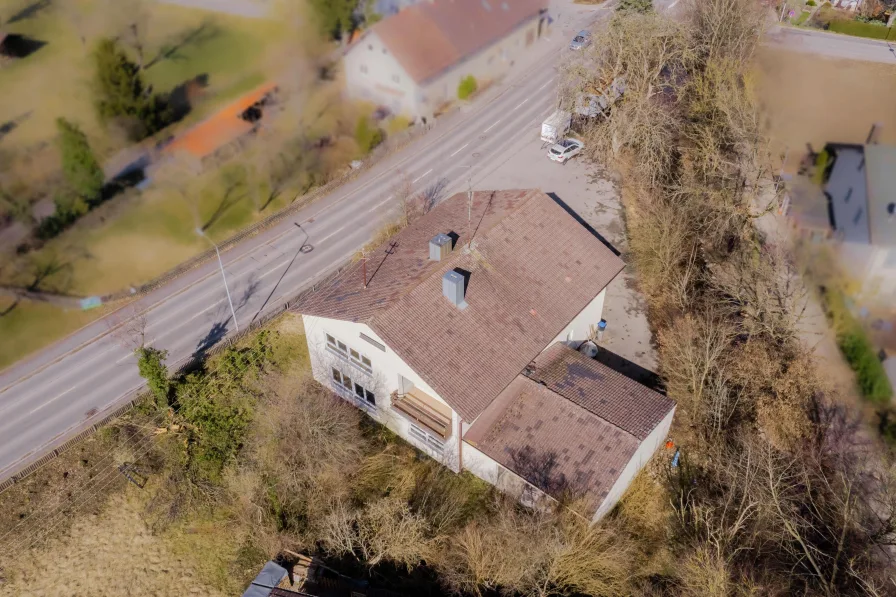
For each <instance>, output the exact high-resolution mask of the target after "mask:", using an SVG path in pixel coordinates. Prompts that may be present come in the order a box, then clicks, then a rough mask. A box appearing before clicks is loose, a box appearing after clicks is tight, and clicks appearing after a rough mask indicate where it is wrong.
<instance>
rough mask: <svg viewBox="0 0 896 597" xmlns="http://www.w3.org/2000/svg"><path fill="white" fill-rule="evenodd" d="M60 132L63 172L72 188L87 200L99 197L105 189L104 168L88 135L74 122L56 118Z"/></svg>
mask: <svg viewBox="0 0 896 597" xmlns="http://www.w3.org/2000/svg"><path fill="white" fill-rule="evenodd" d="M56 129H57V131H58V132H59V151H60V153H61V154H62V172H63V173H64V174H65V180H66V181H68V184H69V186H71V188H72V190H73V191H74V192H75V193H77V194H78V195H79V196H80V197H83V198H84V199H85V200H87V201H93V200H96V199H98V198H99V196H100V191H102V189H103V181H104V180H105V176H104V175H103V169H102V168H101V167H100V164H99V162H98V161H97V159H96V156H95V155H93V150H92V149H90V143H88V142H87V135H85V134H84V132H83V131H82V130H81V129H80V128H79V127H78V125H76V124H75V123H73V122H69V121H68V120H66V119H65V118H57V119H56Z"/></svg>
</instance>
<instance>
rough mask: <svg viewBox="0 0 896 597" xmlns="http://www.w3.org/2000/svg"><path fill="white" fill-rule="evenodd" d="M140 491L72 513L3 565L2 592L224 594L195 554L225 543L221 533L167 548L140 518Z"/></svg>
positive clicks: (13, 593) (53, 593)
mask: <svg viewBox="0 0 896 597" xmlns="http://www.w3.org/2000/svg"><path fill="white" fill-rule="evenodd" d="M142 497H143V496H142V495H141V494H139V490H137V489H134V488H128V490H127V491H126V492H124V493H120V494H117V495H114V496H113V497H112V498H111V499H110V500H109V503H108V504H107V505H106V507H105V508H104V509H103V510H102V511H101V512H100V513H98V514H84V515H82V516H79V517H77V518H76V519H74V520H73V522H72V525H71V528H70V530H69V531H68V532H66V533H65V534H63V535H61V536H58V537H57V538H55V539H54V540H52V541H50V542H49V543H48V544H47V545H46V546H44V547H41V548H38V549H35V550H33V551H31V552H29V553H28V554H27V556H26V557H22V558H19V559H18V560H17V561H16V562H14V563H12V564H10V565H8V567H7V568H6V570H5V574H6V578H7V582H6V583H5V585H4V586H2V591H3V593H4V594H5V595H19V596H22V597H25V596H34V597H37V596H43V595H46V596H50V595H91V596H95V597H101V596H104V595H108V596H110V597H111V596H116V595H125V594H130V595H183V594H189V593H197V594H202V595H209V596H217V595H225V594H227V593H224V592H221V591H219V590H217V589H216V588H214V587H213V586H209V585H208V584H206V583H204V582H203V581H202V580H201V579H202V577H203V575H202V572H203V571H204V570H203V564H202V562H199V561H197V559H196V558H197V556H201V557H203V558H205V559H208V558H209V555H210V554H209V549H210V548H214V547H215V546H216V545H217V546H218V549H220V546H221V545H222V543H223V544H225V545H226V541H223V542H222V539H223V536H222V535H221V534H219V533H217V532H215V534H214V541H208V540H206V541H202V542H201V543H200V542H196V541H194V542H193V543H194V544H193V545H192V546H190V547H191V549H172V544H170V543H169V542H168V540H166V539H164V538H162V537H159V536H155V535H153V534H152V533H151V532H150V529H149V528H148V527H147V526H146V524H145V523H144V522H143V518H142V512H143V501H142ZM215 530H217V529H215ZM198 532H199V533H202V529H200V530H199V531H198ZM184 533H185V536H187V537H190V536H191V535H189V534H188V531H186V530H185V531H184ZM192 536H200V537H201V535H196V534H195V533H194V534H193V535H192ZM196 543H198V544H196ZM187 545H188V544H184V546H187ZM212 551H213V552H214V551H217V550H215V549H212Z"/></svg>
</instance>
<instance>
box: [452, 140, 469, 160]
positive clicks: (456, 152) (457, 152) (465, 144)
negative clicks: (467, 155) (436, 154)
mask: <svg viewBox="0 0 896 597" xmlns="http://www.w3.org/2000/svg"><path fill="white" fill-rule="evenodd" d="M467 145H469V143H464V144H463V145H461V146H460V147H458V148H457V151H455V152H454V153H452V154H451V155H449V156H448V157H449V158H453V157H454V156H456V155H457V154H459V153H460V152H461V150H462V149H463V148H464V147H466V146H467Z"/></svg>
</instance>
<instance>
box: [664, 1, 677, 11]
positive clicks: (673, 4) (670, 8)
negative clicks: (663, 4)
mask: <svg viewBox="0 0 896 597" xmlns="http://www.w3.org/2000/svg"><path fill="white" fill-rule="evenodd" d="M676 4H678V0H675V2H673V3H672V4H670V5H669V6H668V7H667V8H666V10H672V9H673V8H675V5H676Z"/></svg>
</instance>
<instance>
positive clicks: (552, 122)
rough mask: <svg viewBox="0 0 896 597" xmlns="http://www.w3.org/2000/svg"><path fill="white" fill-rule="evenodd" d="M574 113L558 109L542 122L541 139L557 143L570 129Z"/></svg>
mask: <svg viewBox="0 0 896 597" xmlns="http://www.w3.org/2000/svg"><path fill="white" fill-rule="evenodd" d="M571 122H572V115H571V114H570V113H569V112H566V111H564V110H557V111H556V112H554V113H553V114H551V115H550V116H548V118H547V120H545V121H544V122H542V123H541V140H542V141H544V142H546V143H557V142H558V141H560V140H561V139H562V138H563V135H565V134H566V132H567V131H568V130H569V125H570V123H571Z"/></svg>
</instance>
